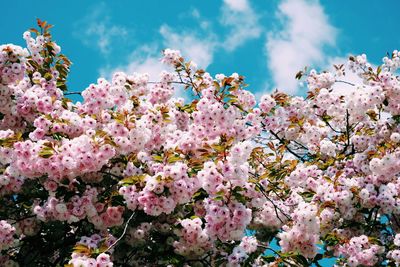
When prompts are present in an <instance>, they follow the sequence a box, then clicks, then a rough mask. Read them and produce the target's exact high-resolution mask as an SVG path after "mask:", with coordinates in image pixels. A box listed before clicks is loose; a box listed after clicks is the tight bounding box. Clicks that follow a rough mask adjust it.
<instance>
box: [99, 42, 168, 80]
mask: <svg viewBox="0 0 400 267" xmlns="http://www.w3.org/2000/svg"><path fill="white" fill-rule="evenodd" d="M159 51H160V49H159V47H158V45H157V44H151V45H143V46H141V47H139V48H138V49H136V50H135V51H133V53H132V54H131V55H130V56H129V63H128V64H127V65H121V66H117V67H106V68H103V69H101V70H100V74H101V76H103V77H106V78H111V77H112V74H113V73H114V72H117V71H123V72H125V73H127V74H128V75H131V74H133V73H134V72H137V73H148V74H149V76H150V80H151V81H158V80H159V75H160V73H161V72H162V71H163V70H167V71H171V70H172V69H171V67H169V66H167V65H165V64H163V63H161V61H160V59H161V56H162V55H161V53H159Z"/></svg>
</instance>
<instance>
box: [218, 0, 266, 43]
mask: <svg viewBox="0 0 400 267" xmlns="http://www.w3.org/2000/svg"><path fill="white" fill-rule="evenodd" d="M220 22H221V24H222V25H223V26H225V27H227V28H229V29H230V31H229V32H228V34H227V36H226V37H225V41H224V43H223V46H222V48H223V49H225V50H227V51H233V50H235V49H236V48H238V47H239V46H241V45H242V44H244V43H245V42H247V41H248V40H251V39H255V38H258V37H260V35H261V31H262V29H261V26H260V25H259V18H258V15H257V14H256V13H255V12H254V10H253V9H252V8H251V6H250V5H249V3H248V2H247V0H224V5H223V6H222V17H221V20H220Z"/></svg>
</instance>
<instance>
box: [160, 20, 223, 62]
mask: <svg viewBox="0 0 400 267" xmlns="http://www.w3.org/2000/svg"><path fill="white" fill-rule="evenodd" d="M160 34H161V36H162V38H163V45H164V47H165V48H171V49H178V50H180V51H181V53H182V55H183V56H184V57H185V59H186V60H193V61H194V62H195V63H197V65H198V66H199V67H201V68H207V67H208V65H210V64H211V63H212V60H213V56H214V51H215V49H216V42H215V41H214V37H213V34H209V35H208V36H202V37H200V36H197V35H196V34H195V33H193V32H188V31H182V32H180V33H178V32H176V31H174V30H173V29H172V28H171V27H168V26H167V25H162V26H161V27H160Z"/></svg>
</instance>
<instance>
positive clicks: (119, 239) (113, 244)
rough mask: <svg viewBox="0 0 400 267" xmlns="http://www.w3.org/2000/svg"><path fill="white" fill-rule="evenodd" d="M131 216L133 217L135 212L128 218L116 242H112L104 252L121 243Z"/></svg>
mask: <svg viewBox="0 0 400 267" xmlns="http://www.w3.org/2000/svg"><path fill="white" fill-rule="evenodd" d="M133 216H135V212H132V214H131V216H130V217H129V219H128V220H127V221H126V224H125V227H124V231H123V232H122V234H121V236H120V237H118V239H117V240H115V241H114V243H112V244H111V245H110V246H109V247H108V248H107V249H106V250H105V251H104V252H107V251H109V250H110V249H112V248H113V247H114V246H115V245H116V244H117V243H118V242H119V241H121V239H122V238H123V237H124V235H125V234H126V230H127V229H128V226H129V223H130V221H131V220H132V218H133Z"/></svg>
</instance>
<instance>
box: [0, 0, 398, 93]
mask: <svg viewBox="0 0 400 267" xmlns="http://www.w3.org/2000/svg"><path fill="white" fill-rule="evenodd" d="M399 8H400V2H398V1H396V0H392V1H390V0H387V1H361V0H352V1H344V0H343V1H329V0H320V1H316V0H279V1H278V0H263V1H261V0H260V1H250V0H218V1H217V0H203V1H194V0H186V1H177V0H176V1H172V0H171V1H156V0H147V1H129V0H118V1H98V0H96V1H94V0H93V1H92V0H90V1H89V0H87V1H48V0H44V1H40V4H39V2H38V1H8V2H7V5H3V7H2V16H0V22H1V25H2V27H1V28H0V43H15V44H20V45H23V39H22V33H23V32H24V31H25V30H26V29H28V28H30V27H31V26H33V25H35V19H36V18H41V19H42V20H47V21H48V22H49V23H51V24H54V25H55V28H53V35H54V37H55V40H56V41H57V42H58V43H59V45H61V46H62V49H63V53H65V54H66V55H67V56H68V57H69V58H70V59H71V60H72V61H73V63H74V65H73V67H72V71H71V74H70V80H69V86H70V90H73V91H80V90H83V89H85V88H86V87H87V86H88V85H89V84H90V83H93V82H95V81H96V79H97V77H99V76H106V77H107V76H108V77H110V76H111V73H112V72H113V71H115V70H125V71H127V72H134V71H136V72H142V71H146V72H150V73H151V75H152V79H153V80H156V79H157V75H156V73H157V72H158V71H159V70H161V68H162V66H161V65H160V63H159V61H158V59H159V58H160V51H161V49H163V48H167V47H169V48H174V49H180V50H181V51H182V52H183V54H184V56H186V57H187V58H191V59H193V60H194V61H196V62H197V63H198V65H199V66H201V67H207V70H208V71H210V72H211V73H212V74H216V73H225V74H228V75H230V74H231V73H232V72H238V73H240V74H242V75H244V76H245V77H246V80H247V82H248V83H249V84H250V87H249V89H250V90H251V91H253V92H254V93H257V94H260V93H264V92H268V91H271V90H273V89H275V88H279V89H280V90H283V91H286V92H289V93H293V94H302V93H304V88H299V86H298V84H297V83H296V81H295V80H294V75H295V73H296V72H297V71H298V70H300V69H302V67H304V66H306V65H308V66H313V67H316V68H327V67H328V66H329V65H330V64H331V63H332V62H338V61H343V60H345V58H346V57H347V56H348V55H349V54H359V53H366V54H367V55H368V57H369V58H370V59H371V60H372V61H373V62H374V63H376V64H377V63H379V62H380V58H381V57H382V56H384V55H385V53H386V52H391V51H392V50H394V49H396V48H399V44H400V35H398V34H397V25H398V23H399V21H400V20H399V18H398V16H397V15H395V13H396V12H397V11H398V10H399Z"/></svg>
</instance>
